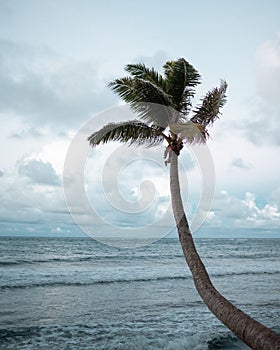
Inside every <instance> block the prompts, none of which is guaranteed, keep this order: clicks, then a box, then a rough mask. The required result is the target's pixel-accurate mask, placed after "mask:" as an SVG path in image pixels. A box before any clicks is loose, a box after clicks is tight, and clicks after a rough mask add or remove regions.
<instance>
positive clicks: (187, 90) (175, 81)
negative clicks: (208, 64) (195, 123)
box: [163, 58, 200, 114]
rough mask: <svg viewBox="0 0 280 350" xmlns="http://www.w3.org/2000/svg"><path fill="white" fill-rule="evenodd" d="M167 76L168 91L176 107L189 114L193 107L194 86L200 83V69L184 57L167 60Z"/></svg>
mask: <svg viewBox="0 0 280 350" xmlns="http://www.w3.org/2000/svg"><path fill="white" fill-rule="evenodd" d="M163 68H164V72H165V76H166V86H167V87H166V91H167V92H168V94H170V95H171V96H172V98H173V101H174V105H175V107H174V108H175V109H176V110H177V111H180V112H182V113H184V114H187V112H188V111H189V109H190V107H191V98H192V97H193V96H194V88H195V86H196V85H198V84H199V83H200V75H199V73H198V71H197V70H196V69H195V68H194V67H193V66H192V65H191V64H190V63H189V62H187V61H186V60H185V59H184V58H179V59H178V60H176V61H169V62H166V63H165V65H164V66H163Z"/></svg>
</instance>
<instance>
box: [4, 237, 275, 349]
mask: <svg viewBox="0 0 280 350" xmlns="http://www.w3.org/2000/svg"><path fill="white" fill-rule="evenodd" d="M196 243H197V247H198V251H199V252H200V254H201V257H202V259H203V261H204V263H205V265H206V267H207V269H208V272H209V274H210V275H211V277H212V280H213V282H214V284H215V286H216V287H217V288H218V290H220V291H221V292H222V293H223V294H224V295H225V297H227V298H228V299H230V300H231V301H232V302H233V303H235V304H236V305H237V306H238V307H240V308H241V309H243V310H244V311H246V312H247V313H249V314H250V315H251V316H253V317H254V318H256V319H257V320H259V321H261V322H263V323H264V324H266V325H267V326H268V327H270V328H272V329H274V330H275V331H277V332H279V331H280V317H279V316H280V239H198V240H197V241H196ZM0 349H1V350H19V349H20V350H22V349H28V350H35V349H36V350H37V349H52V350H58V349H65V350H66V349H67V350H68V349H69V350H89V349H109V350H110V349H129V350H130V349H169V350H171V349H192V350H204V349H248V348H247V347H246V346H245V345H243V344H242V343H241V342H240V341H238V340H237V339H236V338H235V337H234V336H233V335H232V334H231V333H230V332H229V331H228V330H227V329H226V328H225V327H224V326H223V325H222V324H221V323H220V322H219V321H218V320H216V318H215V317H214V316H212V314H211V313H210V312H209V311H208V309H207V308H206V306H204V304H203V303H202V302H201V300H200V298H199V296H198V295H197V293H196V291H195V290H194V287H193V282H192V279H191V276H190V272H189V270H188V268H187V267H186V264H185V261H184V258H183V255H182V252H181V248H180V245H179V243H178V241H177V240H176V239H162V240H160V241H157V242H155V243H153V244H150V245H148V246H144V247H141V248H137V249H136V248H135V249H118V248H114V247H110V246H108V245H103V244H101V243H98V242H96V241H94V240H92V239H90V238H75V239H73V238H0Z"/></svg>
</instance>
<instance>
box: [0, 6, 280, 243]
mask: <svg viewBox="0 0 280 350" xmlns="http://www.w3.org/2000/svg"><path fill="white" fill-rule="evenodd" d="M279 13H280V3H279V1H278V0H269V1H266V2H264V1H260V0H236V1H222V0H212V1H203V0H197V1H189V0H184V1H183V0H182V1H180V0H174V1H172V2H167V1H166V2H165V1H161V0H149V1H148V0H142V1H141V2H138V1H127V0H121V1H113V0H104V1H95V0H83V1H79V0H60V1H52V0H25V1H21V0H0V23H1V25H0V123H1V127H0V135H1V140H2V147H1V150H0V182H1V186H0V192H1V202H0V234H2V235H11V234H13V235H70V236H71V235H79V234H82V233H81V232H82V231H81V228H82V229H83V230H85V231H87V233H90V234H92V235H95V236H100V235H102V234H104V235H114V234H120V235H122V234H123V235H127V234H131V233H133V234H134V235H139V234H141V233H142V234H147V235H153V234H154V235H155V236H163V235H165V234H167V233H169V232H170V231H171V230H172V227H173V221H172V215H171V213H170V206H169V204H170V203H169V190H168V167H165V166H164V163H163V157H162V155H163V152H164V147H163V146H161V147H159V148H154V149H149V150H145V149H144V150H142V149H132V148H126V147H123V146H121V147H120V145H109V146H106V147H103V148H97V149H94V150H93V151H91V152H90V149H89V147H88V145H87V143H86V137H87V136H88V134H90V133H91V132H93V131H94V128H97V127H98V126H100V125H102V123H103V122H104V123H107V122H109V121H111V120H116V119H118V118H119V119H122V118H124V117H127V116H129V115H128V114H129V111H127V110H126V108H125V106H121V105H120V101H119V100H118V98H117V97H116V96H114V95H113V94H112V92H111V91H110V90H109V89H108V88H107V83H108V82H109V81H111V80H112V79H114V78H116V77H119V76H122V75H123V74H124V72H123V67H124V65H125V64H127V63H130V62H143V63H145V64H146V65H148V66H154V67H156V68H157V69H159V70H160V68H161V66H162V65H163V64H164V62H165V61H167V60H170V59H171V60H172V59H176V58H179V57H184V58H185V59H186V60H188V61H189V62H190V63H192V64H193V65H194V66H195V67H196V68H197V70H198V71H199V72H200V74H201V75H202V79H203V80H202V81H203V83H202V84H201V86H200V87H199V89H198V97H197V100H196V102H198V101H199V98H201V97H202V96H203V94H205V92H206V91H207V90H208V89H210V88H212V87H214V86H216V85H218V84H219V82H220V79H225V80H226V81H227V82H228V84H229V88H228V94H227V95H228V103H227V105H226V107H225V108H224V109H223V115H222V117H221V119H220V120H219V121H217V122H216V124H215V125H214V127H213V128H212V129H211V130H210V133H211V139H210V140H209V142H208V148H207V149H205V150H196V149H188V148H187V147H185V149H184V155H183V156H182V157H181V158H182V159H181V176H182V185H183V188H184V189H183V195H184V198H185V204H186V209H187V212H188V215H189V217H190V219H192V220H193V223H192V225H193V230H197V234H198V235H199V234H203V235H209V236H211V235H213V234H214V233H216V234H220V235H224V236H227V235H238V236H242V237H246V236H252V235H256V236H258V235H262V236H271V235H274V236H276V237H280V232H279V230H280V177H279V174H280V162H279V150H280V98H279V97H280V25H279ZM83 125H84V127H82V126H83ZM81 128H82V129H81ZM79 140H80V141H79ZM76 142H77V143H76ZM79 142H80V143H79ZM73 145H74V146H75V147H73ZM71 147H72V148H71ZM79 147H81V148H79ZM69 150H70V151H69ZM79 152H81V153H80V155H79ZM65 159H66V160H67V162H68V163H67V164H66V170H67V174H65V173H64V186H63V169H64V163H65ZM213 169H215V172H214V170H213ZM71 174H72V175H71ZM73 174H74V175H75V176H76V177H77V178H78V179H80V180H77V179H76V178H75V176H74V175H73ZM71 176H72V177H71ZM81 179H82V180H81ZM79 181H82V184H81V183H79V186H80V187H79V186H74V185H73V184H74V183H75V182H76V183H77V182H79ZM214 185H215V186H214ZM65 187H66V192H67V193H66V199H67V201H68V206H67V205H66V203H65V198H64V190H65ZM214 187H215V194H214V192H213V191H214ZM212 198H213V203H212ZM85 202H86V203H85ZM211 203H212V205H211V207H210V204H211ZM69 209H70V211H71V213H72V216H71V215H70V214H69ZM206 214H207V215H206ZM206 216H207V217H206ZM202 222H203V225H202V226H201V224H202ZM77 224H78V225H80V228H79V226H78V225H77Z"/></svg>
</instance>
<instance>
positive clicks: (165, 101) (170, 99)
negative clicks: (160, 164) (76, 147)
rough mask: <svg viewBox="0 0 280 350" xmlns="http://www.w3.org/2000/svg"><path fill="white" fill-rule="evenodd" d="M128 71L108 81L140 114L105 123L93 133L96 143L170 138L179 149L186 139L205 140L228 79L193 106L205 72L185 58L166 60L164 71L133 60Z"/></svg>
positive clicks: (171, 145) (154, 141) (150, 143)
mask: <svg viewBox="0 0 280 350" xmlns="http://www.w3.org/2000/svg"><path fill="white" fill-rule="evenodd" d="M125 71H126V72H127V73H128V74H129V75H128V76H127V77H124V78H119V79H116V80H114V81H112V82H111V83H109V87H110V88H111V89H112V90H113V91H114V92H115V93H117V94H118V95H119V96H120V97H121V98H122V99H123V100H124V101H125V102H127V103H128V104H129V105H130V107H131V108H132V110H133V111H135V112H136V114H137V115H138V117H139V118H140V120H133V121H127V122H119V123H110V124H107V125H105V126H104V127H103V128H101V129H100V130H99V131H97V132H94V133H93V134H92V135H91V136H90V137H89V138H88V140H89V142H90V144H91V145H92V146H96V145H98V144H101V143H107V142H108V141H120V142H124V143H128V144H136V145H142V144H145V145H146V146H148V147H149V146H155V145H158V144H159V143H161V142H162V141H164V140H166V141H167V142H168V147H169V148H171V149H173V150H174V151H175V152H176V153H177V154H178V155H179V153H180V150H181V148H182V147H183V141H184V142H188V143H194V142H199V143H201V142H205V141H206V139H207V137H208V131H207V128H208V126H210V125H211V124H212V123H213V122H214V121H215V120H216V119H217V118H218V117H219V113H220V112H219V111H220V108H221V107H223V105H224V104H225V102H226V95H225V93H226V89H227V84H226V82H225V81H221V85H220V87H216V88H214V89H213V90H211V91H209V92H208V93H207V94H206V95H205V97H204V98H203V99H202V101H201V104H200V105H199V106H197V107H196V108H194V109H193V108H192V98H193V97H194V94H195V87H196V86H197V85H198V84H200V75H199V73H198V72H197V70H196V69H195V68H194V67H193V66H192V65H191V64H190V63H189V62H187V61H186V60H185V59H184V58H179V59H177V60H175V61H168V62H166V63H165V64H164V66H163V75H162V74H159V73H158V72H157V71H156V70H155V69H154V68H147V67H146V66H145V65H144V64H142V63H138V64H128V65H127V66H126V67H125Z"/></svg>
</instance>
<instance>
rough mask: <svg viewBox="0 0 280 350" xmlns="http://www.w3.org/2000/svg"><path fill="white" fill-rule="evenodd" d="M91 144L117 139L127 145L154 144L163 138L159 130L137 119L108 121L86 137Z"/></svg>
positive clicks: (149, 145)
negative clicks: (116, 121) (117, 121)
mask: <svg viewBox="0 0 280 350" xmlns="http://www.w3.org/2000/svg"><path fill="white" fill-rule="evenodd" d="M88 140H89V142H90V145H91V146H93V147H94V146H97V145H99V144H104V143H108V142H110V141H119V142H122V143H128V144H129V145H132V144H135V145H146V146H147V147H151V146H156V145H158V144H160V143H161V142H162V141H163V140H164V136H163V134H162V133H161V131H160V130H158V129H157V128H156V127H154V126H149V125H147V124H145V123H142V122H140V121H138V120H130V121H127V122H119V123H109V124H107V125H105V126H103V127H102V128H101V129H100V130H98V131H96V132H94V133H93V134H92V135H91V136H89V137H88Z"/></svg>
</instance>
